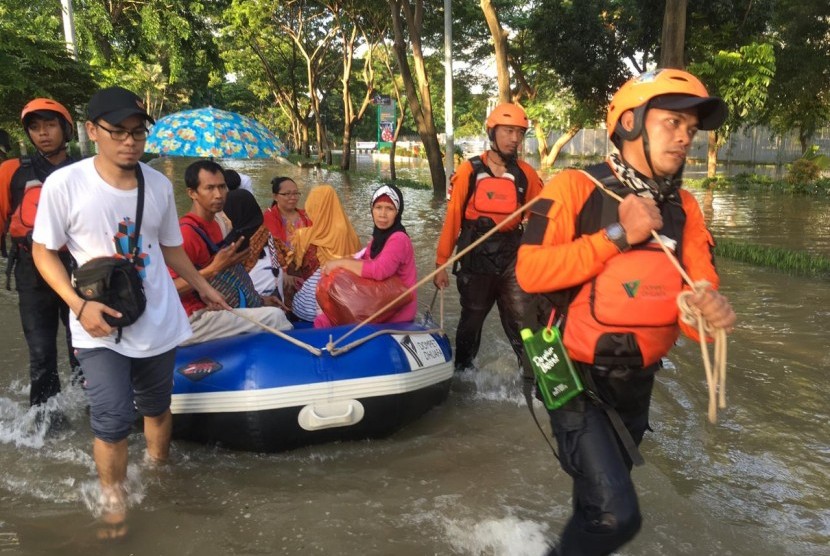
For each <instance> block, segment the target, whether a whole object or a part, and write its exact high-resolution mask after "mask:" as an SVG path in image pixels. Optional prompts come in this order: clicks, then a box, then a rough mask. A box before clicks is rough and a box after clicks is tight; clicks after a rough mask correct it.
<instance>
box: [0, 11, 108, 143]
mask: <svg viewBox="0 0 830 556" xmlns="http://www.w3.org/2000/svg"><path fill="white" fill-rule="evenodd" d="M0 36H2V40H0V127H3V128H5V129H7V130H8V131H9V132H10V133H13V134H15V135H16V136H17V137H22V134H20V133H19V127H20V110H21V109H22V108H23V106H24V105H25V104H26V102H28V101H29V100H31V99H32V98H35V97H49V98H53V99H55V100H57V101H59V102H60V103H62V104H64V105H66V106H67V108H68V109H69V110H70V111H72V110H74V108H73V107H76V106H84V105H85V104H86V102H87V101H88V100H89V97H90V96H91V95H92V92H93V91H94V90H95V89H96V84H95V80H94V74H93V71H92V69H91V68H90V67H89V65H88V64H86V63H84V62H76V61H75V60H73V59H72V57H71V56H70V55H69V53H68V51H67V49H66V44H65V43H64V38H63V31H62V28H61V19H60V4H59V3H55V2H51V3H46V2H42V1H40V0H34V1H30V2H22V1H19V0H6V1H4V3H3V4H2V5H0ZM76 116H78V117H80V116H83V114H76Z"/></svg>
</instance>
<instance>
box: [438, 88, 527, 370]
mask: <svg viewBox="0 0 830 556" xmlns="http://www.w3.org/2000/svg"><path fill="white" fill-rule="evenodd" d="M486 127H487V136H488V138H489V140H490V149H489V150H488V151H486V152H484V153H483V154H482V155H480V156H475V157H473V158H471V159H470V160H466V161H464V162H463V163H462V164H461V165H460V166H459V167H458V170H457V171H456V172H455V174H453V176H452V179H451V180H450V185H451V189H450V198H449V202H448V203H447V215H446V218H445V219H444V228H443V229H442V230H441V237H440V238H439V240H438V249H437V254H436V256H435V264H436V266H441V265H442V264H444V263H446V262H447V261H448V260H449V259H450V257H452V255H453V249H456V248H457V251H458V252H460V251H461V250H462V249H464V248H466V247H467V246H468V245H470V244H471V243H473V242H474V241H475V240H476V239H478V238H479V237H481V236H482V235H484V234H485V233H486V232H487V231H489V230H490V229H492V228H493V227H494V226H495V225H497V224H501V223H502V222H503V221H504V220H505V219H506V217H507V216H508V215H510V214H511V213H513V212H515V211H516V209H518V208H519V207H521V206H522V205H524V204H525V203H526V202H527V201H529V200H530V199H533V198H535V197H536V196H537V195H539V193H540V192H541V190H542V180H541V179H539V176H538V174H536V171H535V170H534V169H533V168H532V167H531V166H530V165H529V164H527V163H526V162H523V161H521V160H519V158H518V151H519V147H520V146H521V144H522V141H523V139H524V135H525V132H526V131H527V128H528V120H527V115H526V114H525V111H524V110H522V108H521V107H520V106H519V105H517V104H507V103H505V104H499V105H498V106H496V107H495V108H494V109H493V111H492V112H491V113H490V115H489V116H487V122H486ZM521 234H522V217H521V216H518V217H514V218H513V219H512V220H511V221H509V222H507V223H506V224H504V226H503V227H502V228H500V230H499V231H498V232H496V233H495V234H493V235H492V236H490V238H488V239H487V240H486V241H485V242H484V243H482V244H480V245H479V246H478V247H476V248H475V249H473V250H472V251H471V252H469V253H468V254H467V255H465V256H464V257H462V258H461V259H460V261H458V262H456V263H455V265H454V266H453V274H455V275H456V280H457V287H458V293H459V296H460V302H461V317H460V320H459V322H458V329H457V330H456V334H455V370H456V371H462V370H464V369H467V368H471V367H473V359H474V358H475V356H476V354H477V353H478V348H479V345H480V344H481V329H482V326H483V325H484V319H485V318H486V317H487V314H488V313H489V312H490V309H492V308H493V304H494V303H495V304H497V305H498V308H499V316H500V318H501V325H502V328H504V332H505V334H507V338H508V340H509V341H510V345H511V347H512V348H513V351H514V352H515V353H516V356H517V357H519V358H520V357H521V354H522V341H521V338H520V336H519V328H520V324H521V321H522V318H523V314H524V310H525V301H526V299H527V295H526V294H525V293H524V292H523V291H522V290H521V289H520V288H519V285H518V284H517V283H516V273H515V266H516V252H517V250H518V249H519V243H520V241H521ZM433 282H434V283H435V286H436V287H438V288H446V287H447V286H448V285H449V283H450V279H449V275H448V274H447V271H446V270H441V271H440V272H438V273H437V274H436V275H435V278H434V279H433Z"/></svg>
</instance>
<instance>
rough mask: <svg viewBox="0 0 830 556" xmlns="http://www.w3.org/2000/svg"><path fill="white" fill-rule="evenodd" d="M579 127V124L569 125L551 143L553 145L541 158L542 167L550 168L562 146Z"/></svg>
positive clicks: (571, 137)
mask: <svg viewBox="0 0 830 556" xmlns="http://www.w3.org/2000/svg"><path fill="white" fill-rule="evenodd" d="M580 129H582V126H581V125H574V126H571V127H570V129H568V131H566V132H565V133H563V134H562V135H560V136H559V139H557V140H556V142H555V143H554V144H553V147H552V148H551V150H550V152H549V153H548V155H547V156H546V157H544V158H543V159H542V168H550V167H551V166H553V165H554V164H555V163H556V159H557V158H558V157H559V153H560V152H561V151H562V148H563V147H564V146H565V145H567V144H568V142H569V141H570V140H571V139H573V138H574V136H575V135H576V134H577V133H579V130H580Z"/></svg>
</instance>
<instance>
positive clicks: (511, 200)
mask: <svg viewBox="0 0 830 556" xmlns="http://www.w3.org/2000/svg"><path fill="white" fill-rule="evenodd" d="M470 162H471V163H472V165H473V172H472V174H471V176H470V189H469V192H468V197H467V202H466V204H465V207H464V220H468V221H472V222H476V221H478V220H479V218H482V217H483V218H489V219H491V220H492V221H493V224H501V223H502V222H503V221H504V219H505V218H507V217H508V216H509V215H510V214H512V213H513V212H515V211H516V209H518V208H519V207H520V206H522V205H523V204H524V197H525V192H526V190H527V178H526V177H525V175H524V173H523V172H522V171H521V169H520V168H519V167H518V166H517V165H513V166H511V167H509V168H508V171H507V172H505V173H504V174H503V175H501V176H494V175H493V174H492V173H490V171H489V169H488V168H487V166H486V165H485V164H484V162H483V161H482V160H481V157H478V156H476V157H473V158H471V159H470ZM520 222H521V216H517V217H516V218H515V223H513V222H511V223H510V224H508V225H507V226H506V227H505V228H504V229H503V231H508V230H509V229H512V228H515V227H517V226H518V225H519V223H520Z"/></svg>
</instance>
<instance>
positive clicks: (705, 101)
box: [605, 69, 728, 140]
mask: <svg viewBox="0 0 830 556" xmlns="http://www.w3.org/2000/svg"><path fill="white" fill-rule="evenodd" d="M667 95H668V96H667ZM657 97H666V98H661V99H660V101H659V103H657V102H655V103H653V105H656V106H654V107H656V108H665V109H676V110H684V109H688V108H697V109H698V120H699V124H698V129H704V130H705V129H717V128H718V127H720V125H721V124H722V123H723V122H724V120H726V116H727V115H728V109H727V107H726V103H725V102H723V100H721V99H720V98H718V97H710V96H709V93H708V92H707V91H706V87H704V86H703V83H701V82H700V80H699V79H698V78H697V77H695V76H694V75H692V74H691V73H688V72H685V71H682V70H678V69H658V70H655V71H650V72H646V73H644V74H642V75H639V76H637V77H634V78H632V79H630V80H628V81H627V82H626V83H625V84H624V85H623V86H622V87H620V89H619V90H618V91H617V92H616V93H615V94H614V98H612V99H611V104H610V105H609V106H608V116H607V118H606V120H605V123H606V126H607V128H608V136H609V137H611V138H613V136H614V133H615V132H616V134H617V135H619V136H620V137H622V138H623V139H627V140H631V139H634V138H636V137H637V136H638V135H639V134H640V131H641V128H642V113H643V112H645V108H646V105H647V104H648V103H649V102H650V101H652V99H655V98H657ZM637 108H641V110H640V114H639V115H638V114H637V113H636V112H635V116H638V119H639V120H640V121H639V122H638V123H635V126H634V129H633V130H631V131H627V130H618V129H617V124H618V122H619V121H620V117H621V116H622V115H623V113H624V112H626V111H628V110H635V109H637Z"/></svg>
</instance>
